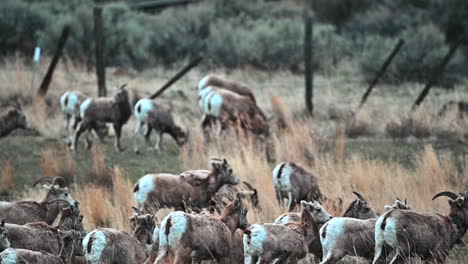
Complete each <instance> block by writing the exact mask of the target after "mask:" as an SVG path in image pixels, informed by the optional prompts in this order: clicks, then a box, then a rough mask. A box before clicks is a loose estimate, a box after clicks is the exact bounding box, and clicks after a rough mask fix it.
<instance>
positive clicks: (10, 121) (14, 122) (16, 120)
mask: <svg viewBox="0 0 468 264" xmlns="http://www.w3.org/2000/svg"><path fill="white" fill-rule="evenodd" d="M29 127H30V126H29V124H28V121H27V119H26V116H25V115H24V113H23V111H21V108H19V107H15V108H13V109H10V110H9V111H8V112H7V113H6V114H5V115H3V116H1V117H0V138H1V137H4V136H6V135H8V134H10V133H11V131H13V130H15V129H17V128H22V129H28V128H29Z"/></svg>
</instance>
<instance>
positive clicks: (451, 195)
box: [432, 191, 458, 200]
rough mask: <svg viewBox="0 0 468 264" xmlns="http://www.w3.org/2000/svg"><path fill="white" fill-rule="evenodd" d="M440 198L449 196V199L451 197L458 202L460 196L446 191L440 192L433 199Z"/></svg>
mask: <svg viewBox="0 0 468 264" xmlns="http://www.w3.org/2000/svg"><path fill="white" fill-rule="evenodd" d="M440 196H447V197H450V198H451V199H452V200H456V199H457V198H458V195H456V194H455V193H454V192H450V191H445V192H440V193H438V194H436V195H434V197H432V200H434V199H435V198H437V197H440Z"/></svg>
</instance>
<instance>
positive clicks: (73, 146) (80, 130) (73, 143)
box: [70, 122, 87, 152]
mask: <svg viewBox="0 0 468 264" xmlns="http://www.w3.org/2000/svg"><path fill="white" fill-rule="evenodd" d="M86 129H87V125H86V124H85V123H84V122H81V123H80V124H79V125H78V127H77V128H76V130H75V133H74V134H73V137H72V141H71V146H70V148H71V150H72V151H73V152H74V151H75V150H76V142H77V141H78V139H79V138H80V135H81V133H83V131H85V130H86Z"/></svg>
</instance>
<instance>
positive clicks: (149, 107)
mask: <svg viewBox="0 0 468 264" xmlns="http://www.w3.org/2000/svg"><path fill="white" fill-rule="evenodd" d="M133 113H134V115H135V118H136V120H137V125H136V128H135V146H134V151H135V153H139V150H138V140H137V136H140V135H141V127H142V126H143V124H145V123H146V124H147V130H146V133H145V140H146V143H147V145H148V147H149V149H150V150H151V141H150V134H151V131H152V130H153V129H154V130H156V133H157V134H158V137H157V140H156V145H155V147H154V149H155V150H156V151H157V152H160V151H161V142H162V137H163V134H164V133H168V134H169V135H171V136H172V138H173V139H174V140H175V142H176V143H177V145H179V146H182V145H184V144H185V142H186V141H187V133H186V132H185V131H184V130H183V129H182V128H181V127H180V126H178V125H176V124H175V122H174V119H173V118H172V114H171V112H170V111H169V109H167V108H166V107H164V106H162V105H160V104H157V103H156V102H153V101H152V100H150V99H147V98H143V99H140V100H138V102H137V103H136V104H135V107H134V109H133Z"/></svg>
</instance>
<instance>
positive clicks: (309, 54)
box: [304, 13, 314, 115]
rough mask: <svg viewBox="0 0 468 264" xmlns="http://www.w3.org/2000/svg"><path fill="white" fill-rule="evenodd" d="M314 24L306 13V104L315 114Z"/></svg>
mask: <svg viewBox="0 0 468 264" xmlns="http://www.w3.org/2000/svg"><path fill="white" fill-rule="evenodd" d="M312 36H313V25H312V17H311V16H310V15H309V14H307V13H306V15H305V28H304V60H305V63H304V64H305V104H306V108H307V111H308V112H309V114H311V115H313V112H314V104H313V96H314V91H313V89H314V70H313V46H312Z"/></svg>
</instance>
